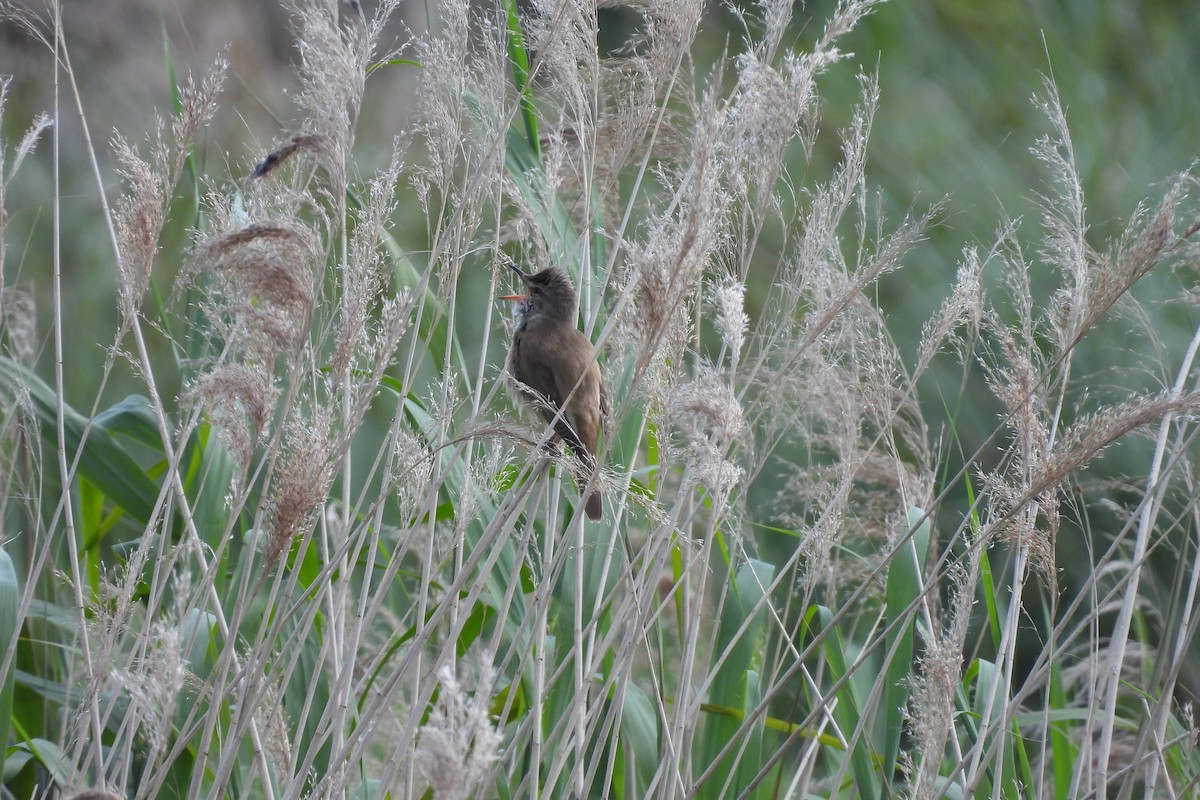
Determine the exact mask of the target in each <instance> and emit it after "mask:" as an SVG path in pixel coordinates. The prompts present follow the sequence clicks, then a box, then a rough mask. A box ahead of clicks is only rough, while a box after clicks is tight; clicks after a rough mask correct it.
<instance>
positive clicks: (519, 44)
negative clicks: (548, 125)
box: [504, 0, 541, 163]
mask: <svg viewBox="0 0 1200 800" xmlns="http://www.w3.org/2000/svg"><path fill="white" fill-rule="evenodd" d="M504 11H505V13H506V15H507V23H508V57H509V61H510V63H511V64H512V74H513V84H514V85H515V86H516V87H517V95H518V96H519V97H520V98H521V119H522V121H524V123H525V134H526V135H527V136H528V137H529V146H530V148H531V149H532V150H533V153H534V155H535V156H536V157H537V160H538V162H539V163H540V162H541V145H540V139H539V137H538V123H537V109H536V108H535V107H534V105H533V87H532V86H531V85H530V84H531V81H530V75H529V53H528V51H526V49H525V33H524V31H522V30H521V15H520V14H519V13H518V11H517V2H516V0H504Z"/></svg>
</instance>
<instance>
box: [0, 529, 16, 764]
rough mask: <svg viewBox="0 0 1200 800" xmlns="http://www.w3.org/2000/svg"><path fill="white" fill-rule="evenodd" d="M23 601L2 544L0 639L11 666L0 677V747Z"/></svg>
mask: <svg viewBox="0 0 1200 800" xmlns="http://www.w3.org/2000/svg"><path fill="white" fill-rule="evenodd" d="M20 602H21V585H20V582H19V581H18V580H17V571H16V569H15V568H14V567H13V562H12V557H11V556H9V554H8V553H7V552H6V551H5V550H4V548H3V547H2V546H0V642H7V643H8V651H9V654H10V658H9V662H8V669H7V670H5V672H4V676H3V679H2V680H0V747H8V736H9V728H10V727H11V720H12V711H13V685H14V682H15V680H14V679H15V672H16V669H15V667H16V646H17V632H18V631H19V630H20V627H21V625H20V621H19V620H18V618H17V607H18V606H19V605H20Z"/></svg>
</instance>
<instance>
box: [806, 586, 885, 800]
mask: <svg viewBox="0 0 1200 800" xmlns="http://www.w3.org/2000/svg"><path fill="white" fill-rule="evenodd" d="M805 617H806V622H807V623H808V625H809V626H810V627H811V628H812V630H813V632H814V633H815V634H818V635H822V652H823V653H824V655H825V661H826V662H827V663H828V665H829V679H830V680H831V681H833V682H834V683H835V684H836V683H837V682H839V681H842V679H843V678H844V679H845V680H844V681H842V685H841V688H839V689H838V690H837V706H836V707H835V708H834V709H833V718H834V720H836V722H837V724H838V727H840V728H841V730H842V732H843V734H844V735H845V736H846V737H847V738H849V737H850V736H851V735H852V733H853V731H854V730H856V729H857V728H858V727H859V725H860V721H861V720H862V702H861V700H860V699H859V697H858V696H857V693H856V692H855V690H854V681H852V680H850V675H849V674H847V669H848V665H849V664H850V663H851V659H849V658H847V653H846V647H845V644H844V643H843V641H842V633H841V630H840V629H839V628H838V627H837V626H836V625H834V623H833V618H834V614H833V612H832V611H831V610H830V609H828V608H826V607H825V606H814V607H813V608H811V609H810V610H809V612H808V613H807V614H806V615H805ZM814 623H816V624H814ZM875 761H876V760H875V756H874V753H872V752H871V739H870V737H869V736H867V735H865V732H864V735H862V736H859V738H858V741H857V742H854V743H853V746H852V747H851V749H850V764H851V767H852V769H853V772H854V783H855V786H856V787H857V789H858V796H859V797H866V798H873V797H879V796H880V792H881V786H880V782H879V773H878V772H877V770H876V764H875Z"/></svg>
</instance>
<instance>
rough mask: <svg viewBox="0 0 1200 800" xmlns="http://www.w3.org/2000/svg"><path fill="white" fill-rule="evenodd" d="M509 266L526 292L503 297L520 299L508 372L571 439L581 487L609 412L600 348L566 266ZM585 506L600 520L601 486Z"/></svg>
mask: <svg viewBox="0 0 1200 800" xmlns="http://www.w3.org/2000/svg"><path fill="white" fill-rule="evenodd" d="M509 266H510V267H512V269H513V271H514V272H516V273H517V276H518V277H519V278H520V279H521V282H522V283H523V284H524V288H525V293H524V294H510V295H503V296H502V297H501V298H500V299H502V300H511V301H513V302H515V303H516V305H515V306H514V307H513V317H514V318H515V320H516V328H515V330H514V331H513V340H512V346H511V348H510V349H509V352H508V372H509V374H510V375H512V377H513V378H515V379H516V382H517V386H516V389H517V393H518V395H519V396H520V397H521V399H522V400H524V401H525V402H526V403H528V404H529V405H532V406H533V407H534V408H536V409H537V410H538V413H539V414H540V415H541V417H542V419H544V420H545V421H546V423H547V424H553V425H554V433H555V438H556V439H561V440H562V441H564V442H566V443H567V446H568V447H570V448H571V452H573V453H574V454H575V456H576V457H577V458H578V459H579V460H580V461H581V462H583V465H584V467H586V475H584V476H582V477H580V478H579V489H580V491H581V492H582V491H584V490H585V488H586V486H587V483H588V480H589V478H590V476H591V475H592V474H593V473H594V472H595V471H596V469H597V467H598V466H599V464H598V461H597V448H598V446H599V444H600V432H601V429H602V428H603V425H604V420H605V417H607V415H608V392H607V391H606V390H605V388H604V380H603V379H602V378H601V376H600V365H599V364H598V363H597V361H596V348H595V347H593V346H592V342H591V340H590V339H588V337H587V336H585V335H584V334H583V333H582V332H581V331H580V330H579V329H578V328H576V327H575V308H576V305H577V303H578V297H577V296H576V294H575V289H574V287H572V286H571V282H570V280H568V278H567V276H566V274H565V273H563V271H562V270H561V269H558V268H557V267H548V268H547V269H544V270H542V271H541V272H538V273H535V274H533V275H530V274H527V273H526V272H524V271H523V270H521V268H520V267H518V266H517V265H516V264H513V263H511V262H510V263H509ZM560 410H561V411H562V414H561V415H560V414H559V413H558V412H559V411H560ZM555 417H558V419H557V421H555ZM583 509H584V511H585V512H586V513H587V515H588V518H589V519H591V520H599V519H600V517H601V513H602V504H601V500H600V492H599V490H597V489H595V488H593V489H592V490H591V492H590V493H588V495H587V497H586V498H585V500H584V506H583Z"/></svg>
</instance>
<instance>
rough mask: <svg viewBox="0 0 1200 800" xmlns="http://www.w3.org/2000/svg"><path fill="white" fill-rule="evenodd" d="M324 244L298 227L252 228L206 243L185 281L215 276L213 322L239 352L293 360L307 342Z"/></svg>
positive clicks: (255, 224)
mask: <svg viewBox="0 0 1200 800" xmlns="http://www.w3.org/2000/svg"><path fill="white" fill-rule="evenodd" d="M320 258H321V246H320V242H319V240H318V239H317V237H316V234H314V233H313V232H312V231H311V230H310V229H308V228H307V227H304V226H302V225H300V224H299V223H297V222H294V221H288V220H276V221H271V222H252V223H249V224H246V225H243V226H241V227H238V228H234V229H231V230H228V231H226V232H224V233H221V234H216V235H213V236H210V237H208V238H206V239H205V240H203V241H202V242H201V243H200V244H199V245H198V246H197V248H196V251H195V253H194V254H193V256H192V260H191V263H190V264H189V267H188V270H187V271H185V272H184V273H183V275H181V277H183V278H188V277H190V278H191V279H192V280H193V281H194V280H195V279H196V278H197V277H198V276H199V275H201V274H209V275H212V276H214V277H215V278H216V279H217V280H216V283H215V284H214V285H213V286H212V287H211V288H210V295H209V302H210V304H211V307H210V316H211V322H212V323H213V324H214V325H215V326H216V327H217V329H218V331H220V332H221V333H222V335H223V336H224V338H225V340H226V342H227V345H228V347H229V348H230V349H232V350H233V351H234V352H240V353H246V354H247V355H249V356H250V357H254V358H260V359H262V360H264V361H270V360H272V359H273V358H274V357H275V355H276V354H279V353H283V354H287V355H289V356H292V357H294V356H295V355H296V354H297V353H298V352H299V348H300V347H302V346H303V344H304V342H305V341H307V338H308V333H309V325H310V323H311V320H312V314H313V310H314V303H315V287H314V278H313V274H314V271H315V270H316V268H317V265H318V264H319V262H320Z"/></svg>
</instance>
